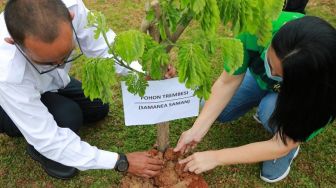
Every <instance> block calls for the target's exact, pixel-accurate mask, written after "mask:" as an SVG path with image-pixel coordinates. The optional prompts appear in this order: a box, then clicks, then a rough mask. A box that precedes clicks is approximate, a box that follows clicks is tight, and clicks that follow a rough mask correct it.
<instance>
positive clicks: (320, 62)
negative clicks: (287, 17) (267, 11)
mask: <svg viewBox="0 0 336 188" xmlns="http://www.w3.org/2000/svg"><path fill="white" fill-rule="evenodd" d="M271 45H272V47H273V49H274V50H275V53H276V55H277V56H278V58H279V59H280V60H281V62H282V67H283V82H282V84H281V91H280V93H279V95H278V99H277V104H276V108H275V111H274V113H273V114H272V116H271V119H270V121H269V123H270V125H271V126H273V127H275V128H276V130H277V132H278V133H279V135H280V137H281V140H282V141H283V142H284V143H285V144H287V143H286V137H287V136H288V137H289V138H291V139H293V140H294V141H299V142H303V141H306V140H307V138H308V137H309V136H310V135H311V134H312V133H313V132H314V131H316V130H318V129H319V128H321V127H323V126H325V125H326V124H328V122H330V121H331V120H333V119H334V118H335V114H336V30H335V28H334V27H333V26H332V25H330V24H329V23H327V22H326V21H324V20H322V19H321V18H318V17H313V16H305V17H303V18H300V19H297V20H294V21H291V22H288V23H287V24H285V25H284V26H283V27H282V28H281V29H280V30H279V31H278V33H276V34H275V36H274V38H273V40H272V44H271Z"/></svg>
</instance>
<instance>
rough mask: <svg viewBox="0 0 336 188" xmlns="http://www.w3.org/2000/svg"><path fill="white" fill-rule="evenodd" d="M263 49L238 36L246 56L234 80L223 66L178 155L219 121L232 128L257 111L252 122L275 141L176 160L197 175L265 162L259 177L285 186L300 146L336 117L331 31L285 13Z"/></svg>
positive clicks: (335, 50)
mask: <svg viewBox="0 0 336 188" xmlns="http://www.w3.org/2000/svg"><path fill="white" fill-rule="evenodd" d="M273 34H274V35H273V39H272V41H271V44H270V45H268V46H267V47H266V48H265V47H261V46H258V45H257V40H258V39H257V37H255V36H252V35H249V34H247V33H243V34H241V35H240V36H238V38H239V39H240V40H241V41H242V42H243V44H244V49H245V57H244V63H243V65H242V66H241V67H240V68H239V69H238V70H237V71H236V72H235V73H234V74H233V75H230V74H228V72H229V71H230V69H229V68H228V67H226V66H224V70H225V71H223V73H222V74H221V76H220V77H219V78H218V80H217V81H216V82H215V84H214V85H213V87H212V94H211V96H210V98H209V100H208V101H206V102H205V104H204V107H203V109H202V112H201V113H200V115H199V117H198V118H197V120H196V121H195V123H194V125H193V126H192V128H190V129H189V130H187V131H185V132H183V133H182V135H181V137H180V139H179V141H178V143H177V146H176V147H175V149H174V151H175V152H182V153H186V152H188V151H189V150H190V149H193V148H195V147H196V145H197V144H198V143H199V142H200V141H201V140H202V138H203V137H204V136H205V135H206V133H207V132H208V130H209V129H210V127H211V125H212V124H213V122H214V121H215V120H216V119H217V120H218V121H221V122H229V121H232V120H234V119H237V118H239V117H241V116H242V115H244V114H245V113H246V112H248V111H249V110H251V109H252V108H254V107H258V110H257V113H256V116H255V118H256V120H258V121H259V122H260V123H261V124H262V125H263V126H264V127H265V129H266V130H268V131H269V132H271V133H272V135H273V137H272V138H271V139H269V140H266V141H260V142H255V143H251V144H247V145H243V146H240V147H234V148H225V149H221V150H210V151H204V152H197V153H194V154H193V155H191V156H189V157H187V158H185V159H183V160H181V161H180V163H181V164H185V169H184V170H186V171H190V172H195V173H196V174H199V173H202V172H204V171H208V170H211V169H213V168H215V167H217V166H220V165H230V164H241V163H255V162H262V167H261V172H260V177H261V179H262V180H264V181H266V182H269V183H273V182H277V181H280V180H282V179H284V178H285V177H286V176H287V175H288V174H289V171H290V165H291V163H292V161H293V159H294V158H295V157H296V156H297V154H298V152H299V145H300V144H301V143H303V142H306V141H308V140H310V139H311V138H313V137H314V136H315V135H317V134H318V133H320V132H321V131H322V130H323V127H325V126H326V125H327V124H328V123H331V122H332V121H333V120H334V118H335V115H336V30H335V28H334V27H333V26H332V25H330V24H329V23H327V22H326V21H324V20H322V19H320V18H318V17H313V16H304V15H303V14H299V13H290V12H282V13H281V15H280V16H279V18H278V19H277V20H276V21H275V22H274V23H273Z"/></svg>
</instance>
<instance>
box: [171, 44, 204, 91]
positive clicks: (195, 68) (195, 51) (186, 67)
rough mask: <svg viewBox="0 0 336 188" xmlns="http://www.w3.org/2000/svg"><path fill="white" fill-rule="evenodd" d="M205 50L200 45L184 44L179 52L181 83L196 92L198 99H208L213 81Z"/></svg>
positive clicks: (178, 68) (178, 67)
mask: <svg viewBox="0 0 336 188" xmlns="http://www.w3.org/2000/svg"><path fill="white" fill-rule="evenodd" d="M209 67H210V66H209V64H208V58H207V55H206V52H205V50H204V49H203V48H202V47H201V46H200V45H199V44H183V45H181V47H180V49H179V52H178V66H177V70H178V75H179V81H180V82H181V83H185V84H186V87H187V88H190V89H193V90H195V94H196V95H197V96H198V97H208V96H209V93H210V87H209V85H211V81H210V78H209V76H208V75H209V73H210V68H209Z"/></svg>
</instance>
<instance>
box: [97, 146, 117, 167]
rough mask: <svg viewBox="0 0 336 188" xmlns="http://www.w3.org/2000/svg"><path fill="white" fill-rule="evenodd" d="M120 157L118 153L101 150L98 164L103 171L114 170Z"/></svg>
mask: <svg viewBox="0 0 336 188" xmlns="http://www.w3.org/2000/svg"><path fill="white" fill-rule="evenodd" d="M118 156H119V155H118V153H114V152H109V151H104V150H99V157H98V159H97V164H98V166H100V167H101V169H114V166H115V164H116V163H117V160H118Z"/></svg>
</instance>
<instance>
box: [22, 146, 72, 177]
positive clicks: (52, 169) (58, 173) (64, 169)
mask: <svg viewBox="0 0 336 188" xmlns="http://www.w3.org/2000/svg"><path fill="white" fill-rule="evenodd" d="M27 152H28V154H29V155H30V157H31V158H33V159H34V160H35V161H37V162H39V163H40V164H41V165H42V168H43V169H44V170H45V171H46V172H47V174H48V175H50V176H52V177H54V178H58V179H63V180H67V179H70V178H72V177H74V176H75V175H76V174H77V172H78V170H77V169H76V168H74V167H69V166H65V165H62V164H60V163H57V162H55V161H52V160H50V159H48V158H46V157H44V156H43V155H41V154H40V153H39V152H38V151H36V149H35V148H34V147H33V146H31V145H28V147H27Z"/></svg>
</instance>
